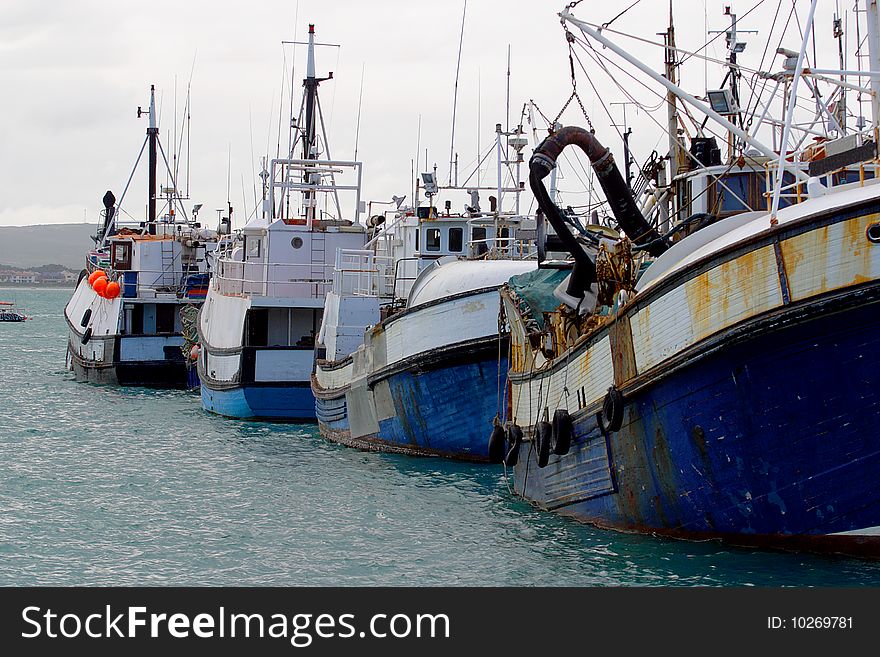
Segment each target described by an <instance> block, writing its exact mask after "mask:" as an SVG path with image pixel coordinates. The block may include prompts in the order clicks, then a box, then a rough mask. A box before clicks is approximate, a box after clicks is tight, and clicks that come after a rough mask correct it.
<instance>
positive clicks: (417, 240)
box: [416, 229, 421, 251]
mask: <svg viewBox="0 0 880 657" xmlns="http://www.w3.org/2000/svg"><path fill="white" fill-rule="evenodd" d="M420 232H421V231H419V230H418V229H416V251H418V250H419V233H420Z"/></svg>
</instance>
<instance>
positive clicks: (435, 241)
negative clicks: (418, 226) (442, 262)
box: [425, 228, 440, 251]
mask: <svg viewBox="0 0 880 657" xmlns="http://www.w3.org/2000/svg"><path fill="white" fill-rule="evenodd" d="M425 249H426V250H428V251H439V250H440V229H439V228H429V229H428V230H426V231H425Z"/></svg>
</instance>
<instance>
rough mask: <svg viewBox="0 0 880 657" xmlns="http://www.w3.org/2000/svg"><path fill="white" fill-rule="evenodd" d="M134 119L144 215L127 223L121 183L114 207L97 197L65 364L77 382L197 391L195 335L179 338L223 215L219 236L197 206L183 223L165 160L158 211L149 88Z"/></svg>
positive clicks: (198, 298)
mask: <svg viewBox="0 0 880 657" xmlns="http://www.w3.org/2000/svg"><path fill="white" fill-rule="evenodd" d="M141 115H147V116H148V117H149V127H148V128H147V138H146V140H145V142H144V145H143V147H142V148H141V153H140V154H139V155H138V162H139V161H140V158H141V155H142V154H143V151H144V149H145V148H147V149H148V153H149V155H148V157H149V180H148V196H147V198H148V209H147V217H146V219H145V220H144V221H140V222H139V221H137V220H132V219H125V218H124V216H129V217H130V215H128V213H124V211H123V210H122V205H123V202H124V200H125V196H126V191H127V190H128V185H126V187H125V191H123V194H122V198H121V199H120V200H119V203H118V204H117V203H116V198H115V196H114V195H113V193H112V192H110V191H108V192H107V193H106V194H105V195H104V198H103V202H104V208H105V209H104V211H103V212H102V218H103V221H102V222H101V224H100V225H99V228H98V234H97V236H96V237H95V238H94V239H95V244H96V248H95V249H94V250H93V251H91V252H90V253H88V254H87V255H86V266H85V269H83V270H82V272H80V277H79V281H78V282H77V286H76V290H75V291H74V293H73V296H72V297H71V299H70V301H68V303H67V306H66V307H65V309H64V315H65V318H66V319H67V325H68V329H69V334H68V349H67V351H68V357H69V363H70V368H71V369H72V370H73V372H74V374H75V375H76V378H77V380H78V381H87V382H91V383H114V384H120V385H138V386H155V387H170V388H186V387H194V386H195V385H197V379H196V378H195V376H196V370H195V367H193V366H192V365H191V357H190V353H191V351H192V350H193V346H194V344H195V341H196V340H195V337H196V336H195V333H194V331H193V332H192V333H191V334H189V335H185V332H186V331H185V328H186V325H187V319H188V318H190V317H192V318H194V316H195V312H196V310H197V307H198V306H199V305H200V304H201V303H202V302H203V301H204V298H205V294H206V290H207V287H208V278H209V264H210V263H209V255H210V254H211V253H212V252H213V251H214V250H215V249H216V248H217V245H218V241H219V239H220V234H221V233H227V232H228V226H229V217H226V218H225V220H224V219H221V222H220V226H219V228H218V230H216V231H215V230H209V229H206V228H202V226H201V224H199V223H198V222H197V221H196V219H197V216H198V210H199V209H200V208H201V205H195V206H194V207H193V208H192V219H189V218H187V212H186V209H185V208H184V205H183V201H184V200H186V198H187V195H184V194H181V193H180V192H179V191H178V187H177V183H176V181H175V176H174V172H173V171H171V168H170V167H169V166H168V162H167V159H166V161H165V164H166V168H167V169H168V177H169V179H170V185H169V186H167V187H165V186H163V187H162V189H161V195H162V196H164V200H165V207H164V208H163V207H161V206H158V203H157V201H161V200H162V196H159V195H158V194H157V188H156V173H157V161H158V157H159V154H161V155H162V157H163V159H165V152H164V150H163V149H162V146H161V144H160V143H159V128H158V126H157V121H156V103H155V89H154V88H153V87H151V88H150V107H149V110H147V111H142V110H140V108H138V116H141ZM138 162H135V166H134V168H135V169H137V166H138ZM131 175H132V177H133V176H134V171H132V174H131ZM129 182H131V177H130V178H129ZM157 206H158V207H157ZM231 211H232V208H231V207H230V208H229V212H230V214H231ZM160 213H161V214H160ZM102 281H103V282H102Z"/></svg>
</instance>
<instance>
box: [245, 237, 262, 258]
mask: <svg viewBox="0 0 880 657" xmlns="http://www.w3.org/2000/svg"><path fill="white" fill-rule="evenodd" d="M261 241H262V240H260V238H259V237H246V238H245V239H244V245H245V249H244V250H245V253H246V254H247V257H248V259H251V258H259V257H260V242H261Z"/></svg>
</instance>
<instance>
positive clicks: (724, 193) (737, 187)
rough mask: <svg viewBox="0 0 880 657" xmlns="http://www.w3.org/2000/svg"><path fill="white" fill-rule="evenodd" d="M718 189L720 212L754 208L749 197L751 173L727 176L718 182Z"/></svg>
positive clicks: (742, 210) (743, 210)
mask: <svg viewBox="0 0 880 657" xmlns="http://www.w3.org/2000/svg"><path fill="white" fill-rule="evenodd" d="M722 183H723V184H722ZM717 189H718V197H719V200H720V204H719V208H718V209H719V210H720V212H745V211H747V210H750V209H752V208H751V207H750V200H751V199H750V198H749V174H747V173H738V174H733V175H730V176H725V177H723V178H721V180H720V181H719V182H718V188H717Z"/></svg>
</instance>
